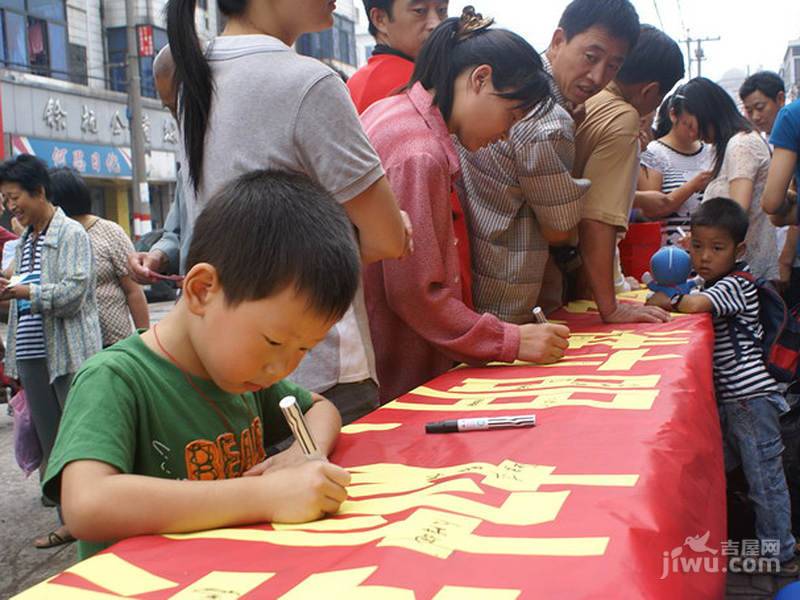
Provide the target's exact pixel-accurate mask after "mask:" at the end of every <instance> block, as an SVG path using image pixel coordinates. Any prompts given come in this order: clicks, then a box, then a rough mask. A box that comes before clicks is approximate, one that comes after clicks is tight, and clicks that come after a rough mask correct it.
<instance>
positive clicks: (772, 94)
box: [739, 71, 786, 101]
mask: <svg viewBox="0 0 800 600" xmlns="http://www.w3.org/2000/svg"><path fill="white" fill-rule="evenodd" d="M753 92H761V93H762V94H764V95H765V96H766V97H767V98H770V99H772V100H777V99H778V94H780V93H781V92H783V93H784V94H785V93H786V85H785V84H784V82H783V79H781V76H780V75H778V74H777V73H773V72H772V71H759V72H758V73H753V74H752V75H750V77H748V78H747V79H745V80H744V83H743V84H742V87H740V88H739V98H741V99H742V101H744V99H745V98H747V97H748V96H749V95H750V94H752V93H753Z"/></svg>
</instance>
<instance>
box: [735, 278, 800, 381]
mask: <svg viewBox="0 0 800 600" xmlns="http://www.w3.org/2000/svg"><path fill="white" fill-rule="evenodd" d="M731 275H733V276H734V277H741V278H742V279H744V280H746V281H749V282H750V283H752V284H753V285H755V286H756V289H757V290H758V302H759V311H758V318H759V321H761V327H762V328H763V329H764V337H763V338H762V339H761V340H758V339H757V338H756V336H755V335H754V334H753V332H752V331H750V330H749V329H748V328H746V327H744V326H743V325H742V324H741V323H738V322H737V321H736V319H729V321H728V327H729V329H730V335H731V340H732V342H733V347H734V350H735V351H736V358H738V359H740V358H741V354H742V352H741V348H740V347H739V341H738V338H737V336H736V332H737V331H740V332H742V333H743V334H744V335H745V336H747V337H749V338H750V339H752V340H753V341H754V342H756V343H757V344H758V345H759V346H760V347H761V349H762V351H763V355H764V362H765V363H766V365H767V371H769V374H770V375H772V376H773V377H774V378H775V380H776V381H778V382H782V383H791V382H792V381H796V380H797V379H799V378H800V304H798V305H797V306H794V307H793V308H791V309H789V308H788V307H787V306H786V303H785V302H784V301H783V298H782V297H781V295H780V294H779V293H778V290H776V289H775V287H774V286H773V285H772V284H771V283H770V282H769V281H767V280H766V279H764V278H763V277H755V276H754V275H753V274H752V273H748V272H747V271H734V272H732V273H731Z"/></svg>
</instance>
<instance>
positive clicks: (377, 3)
mask: <svg viewBox="0 0 800 600" xmlns="http://www.w3.org/2000/svg"><path fill="white" fill-rule="evenodd" d="M392 5H394V0H364V10H365V11H366V13H367V23H369V34H370V35H371V36H372V37H375V36H376V35H378V30H377V29H376V28H375V25H373V24H372V19H370V18H369V11H371V10H372V9H373V8H380V9H381V10H382V11H384V12H386V14H387V15H388V17H389V18H390V19H391V18H392Z"/></svg>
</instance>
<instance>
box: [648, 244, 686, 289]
mask: <svg viewBox="0 0 800 600" xmlns="http://www.w3.org/2000/svg"><path fill="white" fill-rule="evenodd" d="M691 272H692V259H691V257H690V256H689V253H688V252H686V251H685V250H683V249H681V248H678V247H677V246H665V247H664V248H661V250H659V251H658V252H656V253H655V254H653V256H652V257H651V258H650V274H651V275H652V276H653V279H654V280H655V281H656V282H658V283H659V284H660V285H667V286H673V285H678V284H679V283H684V282H685V281H686V280H687V279H688V278H689V273H691Z"/></svg>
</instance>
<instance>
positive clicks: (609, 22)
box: [365, 0, 639, 52]
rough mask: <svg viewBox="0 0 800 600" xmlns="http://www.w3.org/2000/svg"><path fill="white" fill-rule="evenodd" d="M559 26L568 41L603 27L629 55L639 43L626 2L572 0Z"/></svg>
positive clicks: (634, 18)
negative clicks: (585, 32)
mask: <svg viewBox="0 0 800 600" xmlns="http://www.w3.org/2000/svg"><path fill="white" fill-rule="evenodd" d="M367 1H368V0H365V3H366V2H367ZM558 26H559V27H560V28H561V29H563V30H564V34H565V35H566V37H567V41H569V40H571V39H572V38H573V37H574V36H576V35H578V34H579V33H583V32H584V31H586V30H587V29H589V28H590V27H595V26H596V27H602V28H603V29H605V30H606V31H608V33H609V34H611V37H614V38H618V39H621V40H625V41H626V42H628V52H630V51H631V50H633V47H634V46H636V43H637V40H638V39H639V15H638V14H637V12H636V9H635V8H634V7H633V4H631V3H630V2H629V1H628V0H572V2H570V3H569V5H568V6H567V8H565V9H564V12H563V13H562V14H561V19H560V20H559V21H558Z"/></svg>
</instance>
